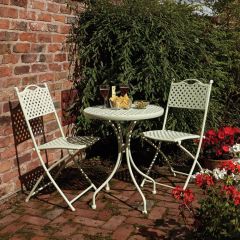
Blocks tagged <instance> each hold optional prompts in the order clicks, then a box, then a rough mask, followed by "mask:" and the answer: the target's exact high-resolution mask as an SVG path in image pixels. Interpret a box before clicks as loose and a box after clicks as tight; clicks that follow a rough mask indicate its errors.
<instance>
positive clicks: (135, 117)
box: [84, 105, 164, 213]
mask: <svg viewBox="0 0 240 240" xmlns="http://www.w3.org/2000/svg"><path fill="white" fill-rule="evenodd" d="M163 113H164V109H163V108H162V107H160V106H156V105H148V106H147V107H146V108H145V109H137V108H134V107H132V108H130V109H128V110H124V109H111V108H103V106H95V107H88V108H85V109H84V115H85V116H86V117H87V118H90V119H98V120H106V121H108V123H110V124H111V126H112V127H113V129H114V132H115V134H116V136H117V141H118V157H117V161H116V164H115V166H114V168H113V171H112V172H111V174H110V175H109V177H108V178H107V179H106V180H105V182H104V183H103V184H102V185H101V186H100V187H98V188H97V189H96V190H95V192H94V194H93V201H92V208H93V209H96V195H97V194H98V193H99V192H100V191H101V190H102V189H103V188H104V187H105V186H106V188H107V190H109V184H108V183H109V181H110V180H111V179H112V177H113V176H114V174H115V173H116V171H117V169H118V168H119V166H120V164H121V160H122V155H123V153H124V152H125V153H126V160H127V166H128V170H129V173H130V176H131V178H132V180H133V183H134V185H135V186H136V188H137V190H138V192H139V193H140V195H141V197H142V199H143V211H142V212H143V213H147V202H146V198H145V196H144V194H143V192H142V190H141V188H140V187H139V185H138V183H137V181H136V179H135V177H134V174H133V172H132V167H133V168H134V169H135V170H136V171H137V172H138V173H139V174H140V175H142V176H143V177H145V178H147V179H148V180H150V181H151V182H152V183H153V193H154V194H155V193H156V183H155V181H154V180H153V179H152V178H151V177H149V176H147V175H146V174H144V173H143V172H141V171H140V170H139V169H138V167H137V166H136V165H135V163H134V161H133V158H132V155H131V150H130V142H131V135H132V131H133V128H134V126H135V125H136V123H137V121H141V120H146V119H152V118H157V117H160V116H162V115H163ZM122 122H129V125H128V127H127V129H126V135H125V138H124V136H123V130H122V129H123V125H122V124H121V123H122Z"/></svg>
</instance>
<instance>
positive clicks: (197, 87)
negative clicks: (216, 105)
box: [168, 79, 209, 110]
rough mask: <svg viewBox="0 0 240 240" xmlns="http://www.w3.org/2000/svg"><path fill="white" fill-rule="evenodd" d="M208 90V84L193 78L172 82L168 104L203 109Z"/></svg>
mask: <svg viewBox="0 0 240 240" xmlns="http://www.w3.org/2000/svg"><path fill="white" fill-rule="evenodd" d="M189 81H191V82H193V83H191V82H189ZM208 90H209V84H203V83H201V82H199V81H198V80H194V79H188V80H184V81H182V82H180V83H172V85H171V92H170V95H169V102H168V106H169V107H176V108H188V109H202V110H204V109H205V108H206V101H207V93H208Z"/></svg>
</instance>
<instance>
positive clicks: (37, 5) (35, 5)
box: [33, 1, 45, 10]
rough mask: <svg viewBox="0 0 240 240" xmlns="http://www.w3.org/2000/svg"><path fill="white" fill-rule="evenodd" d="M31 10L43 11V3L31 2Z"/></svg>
mask: <svg viewBox="0 0 240 240" xmlns="http://www.w3.org/2000/svg"><path fill="white" fill-rule="evenodd" d="M33 8H35V9H40V10H45V4H44V2H39V1H33Z"/></svg>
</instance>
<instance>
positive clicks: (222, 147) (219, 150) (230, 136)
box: [202, 126, 240, 160]
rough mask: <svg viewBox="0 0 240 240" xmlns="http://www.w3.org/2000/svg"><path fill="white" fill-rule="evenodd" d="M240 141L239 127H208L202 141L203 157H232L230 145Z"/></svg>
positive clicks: (222, 158)
mask: <svg viewBox="0 0 240 240" xmlns="http://www.w3.org/2000/svg"><path fill="white" fill-rule="evenodd" d="M237 143H240V129H239V128H237V127H229V126H227V127H222V128H219V129H218V130H217V131H215V130H214V129H210V130H208V131H207V132H206V133H205V138H204V139H203V143H202V153H203V155H204V157H205V158H208V159H216V160H219V159H221V160H225V159H230V158H232V157H233V155H234V154H233V152H232V151H231V147H232V146H233V145H234V144H237Z"/></svg>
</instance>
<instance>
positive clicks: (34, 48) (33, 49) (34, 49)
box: [31, 44, 46, 53]
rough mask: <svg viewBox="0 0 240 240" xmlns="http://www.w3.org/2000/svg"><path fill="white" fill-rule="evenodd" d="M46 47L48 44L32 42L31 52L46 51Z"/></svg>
mask: <svg viewBox="0 0 240 240" xmlns="http://www.w3.org/2000/svg"><path fill="white" fill-rule="evenodd" d="M45 48H46V44H32V45H31V52H34V53H40V52H44V51H45Z"/></svg>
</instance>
